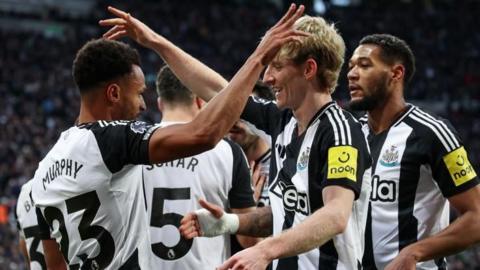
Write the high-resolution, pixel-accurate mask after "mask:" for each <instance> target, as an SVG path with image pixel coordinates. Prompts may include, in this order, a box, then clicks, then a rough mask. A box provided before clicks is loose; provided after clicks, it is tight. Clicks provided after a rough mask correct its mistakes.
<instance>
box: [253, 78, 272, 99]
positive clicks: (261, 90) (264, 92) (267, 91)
mask: <svg viewBox="0 0 480 270" xmlns="http://www.w3.org/2000/svg"><path fill="white" fill-rule="evenodd" d="M253 94H255V96H257V97H259V98H262V99H265V100H274V99H275V95H274V94H273V91H272V89H271V88H270V87H269V86H268V85H267V84H266V83H264V82H262V81H257V83H256V84H255V86H254V87H253Z"/></svg>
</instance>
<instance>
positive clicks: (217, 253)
mask: <svg viewBox="0 0 480 270" xmlns="http://www.w3.org/2000/svg"><path fill="white" fill-rule="evenodd" d="M240 159H243V162H245V157H244V156H243V153H242V152H241V150H240V147H239V146H238V145H233V143H232V142H230V141H227V140H222V141H220V142H219V143H218V144H217V145H216V147H215V148H214V149H212V150H210V151H207V152H204V153H201V154H199V155H195V156H191V157H187V158H182V159H178V160H174V161H170V162H165V163H160V164H155V165H147V166H144V169H143V172H144V184H145V195H146V200H147V205H148V215H149V224H150V238H151V240H152V245H151V250H152V256H153V259H152V260H153V261H154V265H155V266H158V268H159V269H172V270H173V269H212V268H213V267H215V266H218V265H221V263H223V261H224V260H226V259H227V258H228V257H229V256H230V236H229V235H221V236H217V237H214V238H203V237H199V238H195V239H193V240H186V239H184V238H181V236H180V233H179V231H178V227H179V226H180V220H181V219H182V217H183V215H185V214H186V213H188V212H191V211H194V210H197V209H200V208H201V206H200V205H199V204H198V199H200V198H204V199H206V200H207V201H208V202H211V203H214V204H216V205H220V206H223V207H224V209H225V210H227V209H228V208H229V207H233V208H243V206H242V205H241V204H243V202H242V200H243V199H242V198H241V194H242V192H237V191H241V190H236V189H237V188H238V187H236V186H238V185H239V183H236V182H235V181H239V180H242V178H244V179H243V181H250V179H249V178H245V177H244V176H241V175H237V174H239V172H237V171H236V170H235V168H237V167H238V166H236V165H235V163H236V162H237V163H238V162H240V161H241V160H240ZM245 166H246V164H245ZM247 176H248V175H247ZM248 185H250V183H248ZM250 189H251V187H250ZM248 194H250V195H249V196H250V198H248V199H245V201H248V202H253V201H252V198H251V197H252V195H251V194H252V193H251V192H250V193H248ZM230 203H232V204H233V205H230ZM249 204H250V203H249ZM250 206H252V205H249V207H250Z"/></svg>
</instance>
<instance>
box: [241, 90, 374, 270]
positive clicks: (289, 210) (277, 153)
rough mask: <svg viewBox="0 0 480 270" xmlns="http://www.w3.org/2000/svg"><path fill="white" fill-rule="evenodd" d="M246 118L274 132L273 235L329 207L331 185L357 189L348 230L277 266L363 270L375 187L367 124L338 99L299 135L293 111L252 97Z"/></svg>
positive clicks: (288, 269) (282, 269) (280, 268)
mask: <svg viewBox="0 0 480 270" xmlns="http://www.w3.org/2000/svg"><path fill="white" fill-rule="evenodd" d="M242 119H244V120H247V121H249V122H251V123H252V124H254V125H255V126H256V127H257V128H259V129H262V130H264V131H265V132H266V133H267V134H269V135H270V136H272V142H273V143H274V147H273V148H272V150H273V151H272V161H273V162H272V163H271V166H270V187H269V192H270V193H269V196H270V203H271V207H272V212H273V226H274V228H273V233H274V235H278V234H280V233H281V232H282V231H283V230H286V229H289V228H292V227H295V226H296V225H297V224H299V223H301V222H302V221H304V220H305V219H306V218H307V217H308V216H310V215H311V214H312V213H313V212H315V211H316V210H318V209H319V208H321V207H323V199H322V190H323V188H324V187H326V186H329V185H339V186H342V187H345V188H348V189H351V190H352V191H353V192H354V194H355V199H356V200H355V202H354V206H353V210H352V214H351V215H350V219H349V222H348V225H347V229H346V230H345V232H344V233H342V234H339V235H337V236H335V237H334V238H333V239H331V240H330V241H328V242H327V243H325V244H324V245H322V246H320V247H318V248H315V249H313V250H311V251H309V252H305V253H303V254H300V255H298V256H293V257H288V258H282V259H279V260H274V261H273V263H272V266H273V269H274V270H296V269H301V270H307V269H308V270H310V269H345V270H347V269H348V270H351V269H360V268H361V259H362V255H363V246H364V243H363V241H362V238H361V237H359V235H362V233H363V231H364V227H365V222H366V211H367V206H368V194H369V191H370V173H371V172H370V165H371V159H370V155H369V153H368V146H367V142H366V140H365V137H364V135H363V134H362V131H361V126H360V124H359V123H358V122H356V120H354V118H353V116H351V115H350V114H349V113H348V112H345V111H343V110H342V109H341V108H340V107H338V105H337V104H336V103H334V102H330V103H328V104H326V105H325V106H324V107H323V108H321V109H320V110H319V111H318V112H317V114H316V115H315V116H314V117H313V118H312V120H311V122H310V123H309V125H308V127H307V130H306V131H305V132H304V133H303V134H301V135H298V133H297V121H296V119H295V118H294V117H293V114H292V112H291V111H290V110H283V111H280V110H278V108H277V107H276V105H275V104H274V103H272V102H261V101H259V100H255V99H254V98H250V99H249V100H248V102H247V106H246V108H245V110H244V112H243V114H242Z"/></svg>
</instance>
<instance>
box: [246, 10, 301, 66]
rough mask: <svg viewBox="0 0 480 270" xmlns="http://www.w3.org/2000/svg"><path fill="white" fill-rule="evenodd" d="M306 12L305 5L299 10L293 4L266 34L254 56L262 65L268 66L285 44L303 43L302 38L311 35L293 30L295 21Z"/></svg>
mask: <svg viewBox="0 0 480 270" xmlns="http://www.w3.org/2000/svg"><path fill="white" fill-rule="evenodd" d="M304 10H305V7H304V6H303V5H300V6H299V7H298V8H297V6H296V5H295V4H291V5H290V8H289V9H288V11H287V13H286V14H285V15H284V16H283V17H282V18H281V19H280V20H279V21H278V22H277V23H276V24H275V25H274V26H273V27H272V28H270V29H269V30H268V31H267V33H265V36H263V38H262V41H260V44H259V45H258V46H257V49H256V50H255V52H254V55H257V56H259V57H260V59H261V63H262V65H268V63H270V62H271V61H272V60H273V58H274V57H275V56H276V55H277V53H278V51H279V50H280V48H281V47H282V46H283V45H284V44H285V43H288V42H290V41H298V42H301V38H302V37H307V36H309V35H310V34H308V33H306V32H303V31H299V30H295V29H294V28H293V25H294V23H295V21H297V19H298V18H300V17H301V16H302V14H303V11H304Z"/></svg>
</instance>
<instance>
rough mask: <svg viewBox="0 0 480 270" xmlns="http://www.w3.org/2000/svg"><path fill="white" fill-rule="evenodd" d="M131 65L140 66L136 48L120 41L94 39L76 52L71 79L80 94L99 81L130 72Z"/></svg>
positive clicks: (105, 80)
mask: <svg viewBox="0 0 480 270" xmlns="http://www.w3.org/2000/svg"><path fill="white" fill-rule="evenodd" d="M133 65H138V66H140V56H139V54H138V51H137V50H136V49H134V48H132V47H131V46H130V45H128V44H126V43H123V42H120V41H114V40H106V39H95V40H91V41H89V42H87V43H86V44H85V45H83V47H82V48H81V49H80V50H79V51H78V52H77V55H76V56H75V60H74V61H73V79H74V80H75V84H76V85H77V87H78V89H79V91H80V94H82V93H85V92H88V91H90V90H91V89H92V88H93V87H96V86H98V85H99V84H100V83H103V82H107V81H109V80H112V79H115V78H118V77H121V76H124V75H126V74H129V73H131V72H132V70H133Z"/></svg>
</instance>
